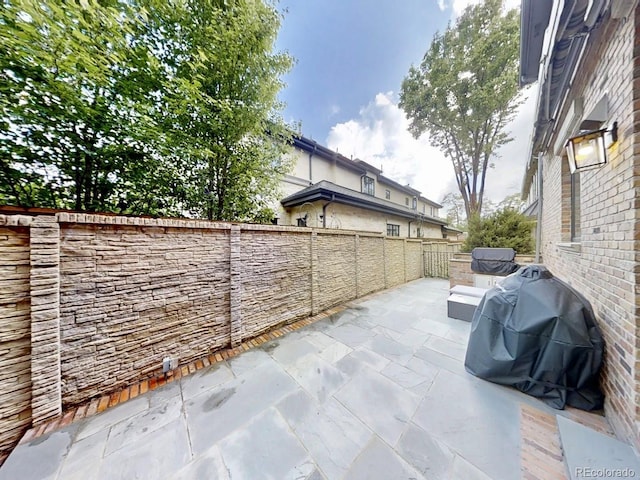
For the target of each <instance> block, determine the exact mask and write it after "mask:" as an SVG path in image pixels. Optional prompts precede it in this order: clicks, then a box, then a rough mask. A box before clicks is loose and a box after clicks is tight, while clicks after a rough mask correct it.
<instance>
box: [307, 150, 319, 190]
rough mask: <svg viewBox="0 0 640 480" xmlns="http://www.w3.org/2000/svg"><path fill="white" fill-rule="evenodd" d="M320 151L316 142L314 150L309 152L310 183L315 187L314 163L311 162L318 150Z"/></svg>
mask: <svg viewBox="0 0 640 480" xmlns="http://www.w3.org/2000/svg"><path fill="white" fill-rule="evenodd" d="M317 149H318V144H317V143H315V142H314V144H313V150H311V151H310V152H309V183H310V184H311V185H313V168H312V165H313V162H312V161H311V159H312V158H313V154H314V153H316V150H317Z"/></svg>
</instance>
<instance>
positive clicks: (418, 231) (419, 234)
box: [416, 227, 424, 238]
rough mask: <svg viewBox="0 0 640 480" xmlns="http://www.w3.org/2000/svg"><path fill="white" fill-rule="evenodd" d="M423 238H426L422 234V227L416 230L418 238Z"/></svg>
mask: <svg viewBox="0 0 640 480" xmlns="http://www.w3.org/2000/svg"><path fill="white" fill-rule="evenodd" d="M423 236H424V234H423V233H422V229H421V228H420V227H418V228H417V229H416V237H418V238H422V237H423Z"/></svg>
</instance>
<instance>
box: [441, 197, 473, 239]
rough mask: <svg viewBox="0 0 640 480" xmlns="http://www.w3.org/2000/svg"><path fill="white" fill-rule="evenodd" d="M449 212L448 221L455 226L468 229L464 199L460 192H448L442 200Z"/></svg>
mask: <svg viewBox="0 0 640 480" xmlns="http://www.w3.org/2000/svg"><path fill="white" fill-rule="evenodd" d="M440 203H441V204H442V206H443V207H444V208H446V212H447V217H446V219H447V223H448V224H449V225H451V226H452V227H454V228H458V229H461V230H466V229H467V216H466V214H465V209H464V200H463V199H462V195H460V194H459V193H452V192H450V193H447V194H446V195H445V196H444V197H443V198H442V201H441V202H440Z"/></svg>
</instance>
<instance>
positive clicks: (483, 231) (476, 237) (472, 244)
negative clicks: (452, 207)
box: [463, 208, 533, 254]
mask: <svg viewBox="0 0 640 480" xmlns="http://www.w3.org/2000/svg"><path fill="white" fill-rule="evenodd" d="M532 229H533V222H532V221H531V220H529V219H528V218H527V217H526V216H524V215H523V214H522V213H520V212H518V211H516V210H514V209H512V208H504V209H501V210H497V211H496V212H495V213H492V214H491V215H489V216H487V217H485V218H481V217H479V216H478V215H475V216H473V217H471V219H470V221H469V236H468V237H467V239H466V240H465V243H464V246H463V251H465V252H470V251H471V250H473V249H474V248H476V247H491V248H513V249H514V250H515V251H516V252H517V253H519V254H531V253H533V236H532Z"/></svg>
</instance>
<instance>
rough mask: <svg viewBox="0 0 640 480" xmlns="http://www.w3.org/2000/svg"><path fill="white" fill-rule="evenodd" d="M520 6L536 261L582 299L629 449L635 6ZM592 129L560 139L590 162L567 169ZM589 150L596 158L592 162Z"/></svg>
mask: <svg viewBox="0 0 640 480" xmlns="http://www.w3.org/2000/svg"><path fill="white" fill-rule="evenodd" d="M521 15H522V19H521V20H522V31H521V78H520V81H521V84H522V85H526V84H528V83H532V82H534V81H536V80H537V81H538V86H539V92H540V93H539V95H538V103H537V112H536V117H535V126H534V129H533V134H532V140H531V151H530V153H531V155H530V157H529V161H528V164H527V169H526V173H525V177H524V185H523V198H524V199H525V200H526V201H527V202H528V203H529V205H530V206H532V208H531V210H532V211H533V212H535V213H536V215H537V218H538V232H537V234H538V248H539V251H540V253H541V256H542V260H543V262H544V264H545V265H547V266H548V268H549V269H550V270H551V272H552V273H553V274H554V275H556V276H557V277H559V278H561V279H562V280H564V281H566V282H568V283H569V284H571V285H572V286H573V287H575V288H576V289H577V290H578V291H579V292H581V293H582V294H583V295H585V296H586V297H587V299H588V300H589V301H590V302H591V304H592V305H593V307H594V311H595V314H596V317H597V319H598V322H599V325H600V327H601V329H602V332H603V334H604V337H605V340H606V355H605V367H604V371H603V376H602V385H603V388H604V391H605V394H606V395H607V399H606V403H605V411H606V413H607V417H608V419H609V420H610V421H611V423H612V424H613V426H614V428H615V430H616V433H617V434H618V436H620V437H622V438H625V439H627V440H630V441H632V443H634V444H635V446H636V447H638V446H640V408H639V406H640V354H639V351H640V350H639V348H640V335H639V333H640V332H639V329H640V322H639V316H638V314H639V313H640V309H639V307H640V249H639V247H640V202H639V201H638V198H639V196H638V189H639V188H640V180H638V179H639V178H640V9H639V8H638V2H637V1H626V0H616V1H607V0H565V1H563V2H558V1H555V2H552V1H550V0H523V2H522V10H521ZM614 123H616V124H617V140H616V138H615V135H613V130H614V128H613V127H614ZM598 130H606V132H600V133H597V134H594V135H593V136H594V139H589V137H585V138H582V142H581V143H578V139H575V140H573V141H572V142H571V144H575V145H576V146H575V148H574V150H573V159H574V160H575V161H576V162H577V164H578V166H579V165H580V164H583V165H587V166H590V167H591V168H589V169H585V170H580V169H577V170H575V172H574V173H572V171H573V167H572V166H570V164H569V160H570V159H571V157H570V156H568V153H569V150H568V149H567V147H566V146H567V144H568V141H569V139H570V138H574V137H576V136H580V135H582V134H584V133H586V132H587V131H588V132H593V131H598ZM601 137H602V140H600V138H601ZM599 142H602V145H601V144H600V143H599ZM600 147H603V148H602V151H603V152H606V154H607V155H608V162H607V163H606V164H605V165H600V166H596V165H594V160H595V158H596V157H595V156H594V154H595V153H597V152H598V151H599V150H600ZM536 209H537V210H536Z"/></svg>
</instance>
